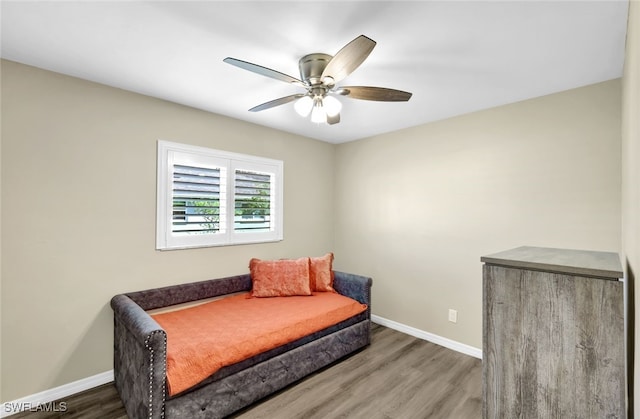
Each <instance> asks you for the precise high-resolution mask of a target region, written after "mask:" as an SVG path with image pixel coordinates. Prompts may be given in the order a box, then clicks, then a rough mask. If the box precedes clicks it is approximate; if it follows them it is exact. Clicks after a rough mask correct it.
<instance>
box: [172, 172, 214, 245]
mask: <svg viewBox="0 0 640 419" xmlns="http://www.w3.org/2000/svg"><path fill="white" fill-rule="evenodd" d="M220 176H221V174H220V168H206V167H196V166H187V165H182V164H174V165H173V188H172V205H173V211H172V212H173V217H172V227H171V232H172V233H174V234H215V233H218V232H219V231H220V229H221V228H222V229H224V206H223V207H222V208H221V207H220V187H221V184H222V187H224V181H225V180H224V179H220ZM221 216H222V218H221Z"/></svg>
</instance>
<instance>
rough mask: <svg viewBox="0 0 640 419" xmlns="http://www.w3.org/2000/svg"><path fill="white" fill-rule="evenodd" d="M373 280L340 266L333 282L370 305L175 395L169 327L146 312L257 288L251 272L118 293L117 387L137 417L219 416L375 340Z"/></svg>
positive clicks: (342, 291)
mask: <svg viewBox="0 0 640 419" xmlns="http://www.w3.org/2000/svg"><path fill="white" fill-rule="evenodd" d="M371 283H372V281H371V278H367V277H363V276H359V275H353V274H347V273H344V272H337V271H336V272H335V280H334V288H335V289H336V291H337V292H338V293H340V294H342V295H345V296H348V297H351V298H353V299H354V300H357V301H359V302H361V303H363V304H367V305H368V306H369V308H368V309H367V310H366V311H365V312H363V313H361V314H358V315H357V316H354V317H352V318H350V319H347V320H345V321H343V322H341V323H338V324H337V325H334V326H332V327H329V328H327V329H324V330H321V331H319V332H316V333H314V334H312V335H309V336H306V337H304V338H302V339H299V340H297V341H295V342H292V343H289V344H287V345H284V346H281V347H278V348H275V349H272V350H271V351H268V352H265V353H262V354H260V355H257V356H255V357H253V358H250V359H247V360H245V361H242V362H240V363H238V364H234V365H230V366H228V367H224V368H222V369H221V370H219V371H217V372H216V373H215V374H213V375H212V376H211V377H209V378H208V379H206V380H205V381H204V382H202V383H201V384H199V385H198V386H196V387H195V388H192V389H190V390H188V391H185V392H183V393H180V394H177V395H174V396H172V397H169V396H168V394H167V392H166V388H165V370H166V350H167V342H166V333H165V332H164V330H162V328H161V327H160V325H158V323H156V321H155V320H153V318H151V316H150V315H149V314H147V313H146V312H145V310H151V309H155V308H160V307H167V306H171V305H175V304H181V303H186V302H190V301H196V300H201V299H205V298H211V297H217V296H221V295H226V294H231V293H234V292H240V291H248V290H250V289H251V278H250V276H249V274H246V275H239V276H233V277H227V278H221V279H212V280H209V281H202V282H194V283H190V284H183V285H176V286H170V287H163V288H156V289H150V290H146V291H139V292H132V293H127V294H120V295H116V296H115V297H113V298H112V300H111V307H112V308H113V311H114V375H115V385H116V388H117V390H118V393H119V394H120V398H121V399H122V402H123V403H124V406H125V409H126V411H127V414H128V415H129V417H130V418H131V419H142V418H165V417H166V418H169V419H171V418H190V419H197V418H221V417H224V416H227V415H229V414H231V413H233V412H236V411H238V410H240V409H242V408H243V407H246V406H248V405H250V404H251V403H253V402H255V401H257V400H259V399H261V398H263V397H265V396H268V395H269V394H272V393H274V392H276V391H278V390H280V389H282V388H284V387H286V386H287V385H289V384H291V383H293V382H295V381H297V380H299V379H301V378H303V377H304V376H306V375H308V374H310V373H312V372H314V371H317V370H319V369H321V368H323V367H325V366H327V365H329V364H331V363H332V362H334V361H336V360H338V359H340V358H342V357H344V356H346V355H348V354H350V353H352V352H354V351H357V350H359V349H361V348H363V347H365V346H367V345H368V344H369V343H370V335H371V327H370V320H371Z"/></svg>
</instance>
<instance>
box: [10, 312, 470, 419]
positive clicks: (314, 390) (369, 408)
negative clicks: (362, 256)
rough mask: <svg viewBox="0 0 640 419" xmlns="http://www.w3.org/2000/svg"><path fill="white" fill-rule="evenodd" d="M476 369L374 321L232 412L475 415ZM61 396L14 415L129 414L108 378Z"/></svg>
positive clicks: (253, 418)
mask: <svg viewBox="0 0 640 419" xmlns="http://www.w3.org/2000/svg"><path fill="white" fill-rule="evenodd" d="M481 369H482V367H481V361H480V360H479V359H476V358H473V357H470V356H467V355H463V354H460V353H458V352H455V351H452V350H449V349H446V348H443V347H441V346H438V345H435V344H433V343H430V342H426V341H424V340H421V339H417V338H414V337H412V336H409V335H406V334H404V333H400V332H397V331H395V330H392V329H389V328H386V327H383V326H379V325H375V324H374V326H373V333H372V343H371V346H369V347H368V348H366V349H364V350H362V351H360V352H358V353H356V354H354V355H352V356H350V357H349V358H347V359H345V360H343V361H341V362H339V363H337V364H334V365H332V366H329V367H327V368H325V369H323V370H321V371H320V372H318V373H315V374H313V375H311V376H309V377H307V378H305V379H303V380H301V381H299V382H298V383H296V384H294V385H292V386H290V387H288V388H286V389H285V390H282V391H280V392H278V393H276V394H274V395H272V396H270V397H268V398H266V399H264V400H262V401H260V402H258V403H256V404H254V405H252V406H250V407H248V408H246V409H244V410H242V411H240V412H238V413H237V414H235V415H233V416H232V418H236V419H261V418H264V419H274V418H278V419H279V418H305V419H309V418H318V419H320V418H323V419H324V418H363V419H365V418H366V419H372V418H381V419H387V418H402V419H410V418H416V419H420V418H437V419H445V418H452V419H466V418H480V417H481V416H482V400H481V395H482V381H481V380H482V372H481ZM62 401H64V402H65V403H66V408H67V411H66V412H64V413H46V412H23V413H19V414H17V415H13V416H11V418H12V419H18V418H29V419H32V418H33V419H35V418H57V417H64V418H100V419H117V418H126V417H127V416H126V414H125V412H124V408H123V407H122V403H121V402H120V398H119V397H118V394H117V393H116V390H115V387H114V386H113V384H112V383H111V384H105V385H103V386H100V387H97V388H95V389H92V390H89V391H86V392H83V393H80V394H77V395H74V396H72V397H69V398H67V399H65V400H62Z"/></svg>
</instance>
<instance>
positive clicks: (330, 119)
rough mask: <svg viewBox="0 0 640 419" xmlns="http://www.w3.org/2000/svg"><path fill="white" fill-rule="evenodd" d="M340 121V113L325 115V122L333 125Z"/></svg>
mask: <svg viewBox="0 0 640 419" xmlns="http://www.w3.org/2000/svg"><path fill="white" fill-rule="evenodd" d="M338 122H340V114H339V113H337V114H335V115H334V116H330V115H327V124H329V125H333V124H337V123H338Z"/></svg>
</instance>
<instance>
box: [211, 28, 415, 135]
mask: <svg viewBox="0 0 640 419" xmlns="http://www.w3.org/2000/svg"><path fill="white" fill-rule="evenodd" d="M375 46H376V42H375V41H374V40H372V39H370V38H367V37H366V36H364V35H360V36H358V37H357V38H355V39H354V40H353V41H351V42H349V43H348V44H347V45H345V46H344V47H343V48H342V49H341V50H340V51H338V53H337V54H336V55H334V56H333V57H332V56H331V55H329V54H322V53H314V54H308V55H305V56H304V57H302V58H300V60H299V62H298V67H299V68H300V79H297V78H295V77H292V76H289V75H287V74H284V73H281V72H279V71H276V70H272V69H270V68H267V67H263V66H260V65H257V64H253V63H250V62H247V61H242V60H238V59H236V58H231V57H227V58H225V59H224V60H223V61H224V62H225V63H228V64H232V65H235V66H236V67H240V68H242V69H245V70H248V71H252V72H254V73H257V74H260V75H263V76H266V77H271V78H274V79H276V80H281V81H284V82H286V83H291V84H295V85H297V86H300V87H302V88H304V89H306V90H307V92H306V93H298V94H295V95H289V96H285V97H281V98H278V99H274V100H271V101H269V102H265V103H263V104H261V105H258V106H255V107H253V108H251V109H249V111H250V112H259V111H263V110H265V109H269V108H273V107H275V106H279V105H284V104H285V103H289V102H293V101H294V100H296V103H295V104H294V107H295V110H296V112H298V113H299V114H300V115H302V116H305V117H306V116H309V114H311V121H313V122H317V123H322V122H327V123H328V124H330V125H333V124H337V123H338V122H340V109H341V108H342V104H341V103H340V101H339V100H337V99H336V98H335V97H333V95H340V96H346V97H350V98H352V99H362V100H374V101H382V102H406V101H408V100H409V99H410V98H411V93H409V92H403V91H402V90H395V89H388V88H385V87H371V86H340V87H338V86H336V83H338V82H339V81H341V80H342V79H344V78H345V77H347V76H348V75H349V74H351V73H352V72H353V71H354V70H355V69H356V68H358V67H359V66H360V64H362V63H363V62H364V60H365V59H366V58H367V57H368V56H369V54H370V53H371V51H372V50H373V48H374V47H375Z"/></svg>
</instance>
